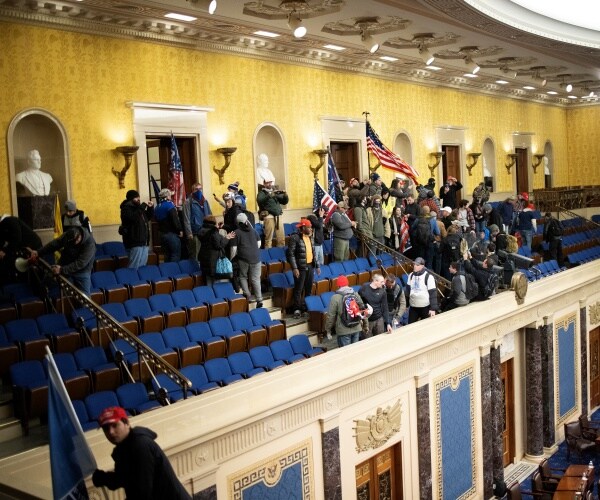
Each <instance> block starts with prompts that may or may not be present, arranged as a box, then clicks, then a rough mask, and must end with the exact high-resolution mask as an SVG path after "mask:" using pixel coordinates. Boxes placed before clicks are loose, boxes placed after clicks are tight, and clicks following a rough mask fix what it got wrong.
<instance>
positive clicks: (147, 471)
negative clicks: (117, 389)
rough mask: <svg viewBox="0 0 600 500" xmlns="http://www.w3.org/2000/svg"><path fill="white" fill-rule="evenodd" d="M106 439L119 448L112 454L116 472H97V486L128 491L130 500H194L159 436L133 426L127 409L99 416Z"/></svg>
mask: <svg viewBox="0 0 600 500" xmlns="http://www.w3.org/2000/svg"><path fill="white" fill-rule="evenodd" d="M98 423H99V424H100V427H102V430H103V431H104V435H105V436H106V439H108V440H109V441H110V442H111V443H112V444H114V445H115V448H114V450H113V452H112V454H111V456H112V458H113V460H114V461H115V470H114V471H113V472H105V471H103V470H99V469H96V471H95V472H94V475H93V476H92V481H93V482H94V486H106V487H107V488H108V489H109V490H116V489H118V488H124V489H125V495H126V497H127V500H136V499H139V500H153V499H156V500H166V499H168V500H191V498H192V497H191V496H190V494H189V493H188V492H187V491H186V489H185V488H184V487H183V485H182V484H181V483H180V482H179V479H177V475H176V474H175V471H174V470H173V467H172V466H171V463H170V462H169V459H168V458H167V456H166V455H165V453H164V452H163V451H162V449H161V448H160V446H158V445H157V444H156V441H155V439H156V433H155V432H153V431H151V430H150V429H147V428H145V427H133V428H132V427H131V426H130V425H129V419H128V417H127V413H126V412H125V410H124V409H123V408H121V407H119V406H114V407H111V408H106V409H105V410H104V411H103V412H102V413H101V414H100V416H99V417H98Z"/></svg>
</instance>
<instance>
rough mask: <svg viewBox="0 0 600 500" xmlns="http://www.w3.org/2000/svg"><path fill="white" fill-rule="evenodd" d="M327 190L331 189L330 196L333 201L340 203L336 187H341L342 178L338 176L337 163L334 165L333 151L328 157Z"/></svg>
mask: <svg viewBox="0 0 600 500" xmlns="http://www.w3.org/2000/svg"><path fill="white" fill-rule="evenodd" d="M327 182H328V184H327V188H328V189H329V196H331V197H332V198H333V201H338V200H337V196H336V193H335V186H336V185H338V186H339V185H340V176H339V175H338V172H337V168H335V163H333V157H332V155H331V151H329V154H328V155H327Z"/></svg>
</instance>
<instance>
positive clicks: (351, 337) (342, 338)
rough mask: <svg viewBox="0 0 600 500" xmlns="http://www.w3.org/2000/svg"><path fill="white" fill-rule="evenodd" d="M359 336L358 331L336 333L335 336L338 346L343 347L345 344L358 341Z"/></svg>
mask: <svg viewBox="0 0 600 500" xmlns="http://www.w3.org/2000/svg"><path fill="white" fill-rule="evenodd" d="M359 336H360V332H356V333H349V334H347V335H338V336H337V343H338V347H344V346H346V345H350V344H356V343H357V342H358V339H359Z"/></svg>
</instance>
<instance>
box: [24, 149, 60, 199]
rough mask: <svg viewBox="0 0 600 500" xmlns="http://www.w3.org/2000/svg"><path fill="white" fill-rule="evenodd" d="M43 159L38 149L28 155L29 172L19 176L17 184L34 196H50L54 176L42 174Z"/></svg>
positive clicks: (26, 171)
mask: <svg viewBox="0 0 600 500" xmlns="http://www.w3.org/2000/svg"><path fill="white" fill-rule="evenodd" d="M41 168H42V157H41V156H40V152H39V151H38V150H37V149H32V150H31V151H29V154H28V155H27V170H25V171H23V172H19V173H18V174H17V182H18V183H19V184H21V186H22V187H23V188H25V190H26V191H27V192H29V193H31V194H32V195H33V196H47V195H49V194H50V184H52V176H51V175H50V174H47V173H46V172H42V170H41Z"/></svg>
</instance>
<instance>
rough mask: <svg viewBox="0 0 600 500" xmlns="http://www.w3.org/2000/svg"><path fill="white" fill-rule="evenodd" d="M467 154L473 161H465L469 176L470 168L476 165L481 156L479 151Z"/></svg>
mask: <svg viewBox="0 0 600 500" xmlns="http://www.w3.org/2000/svg"><path fill="white" fill-rule="evenodd" d="M467 156H470V157H471V160H472V161H473V163H471V164H469V163H467V165H466V166H467V170H468V171H469V176H471V175H472V174H471V169H472V168H473V167H474V166H475V165H477V162H478V161H479V157H480V156H481V153H469V154H468V155H467Z"/></svg>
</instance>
